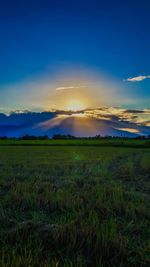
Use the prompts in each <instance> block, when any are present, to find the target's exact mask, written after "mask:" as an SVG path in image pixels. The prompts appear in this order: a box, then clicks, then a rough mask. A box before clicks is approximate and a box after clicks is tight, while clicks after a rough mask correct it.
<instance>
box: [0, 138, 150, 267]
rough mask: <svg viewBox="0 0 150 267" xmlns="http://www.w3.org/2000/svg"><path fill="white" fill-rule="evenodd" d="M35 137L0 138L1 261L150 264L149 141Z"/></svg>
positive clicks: (56, 266)
mask: <svg viewBox="0 0 150 267" xmlns="http://www.w3.org/2000/svg"><path fill="white" fill-rule="evenodd" d="M92 141H93V140H92ZM92 141H90V142H92ZM94 141H95V140H94ZM94 141H93V142H94ZM11 142H13V145H11V144H12V143H11ZM15 142H18V143H19V142H20V143H19V144H20V145H19V146H17V145H16V143H15ZM21 142H24V143H21ZM36 142H37V141H12V140H11V141H10V140H7V141H1V143H0V186H1V189H0V197H1V204H0V227H1V251H0V252H1V257H0V266H1V267H31V266H34V267H63V266H64V267H83V266H88V267H126V266H127V267H128V266H135V267H138V266H139V267H145V266H146V267H147V266H150V148H148V147H147V148H144V146H145V145H143V143H142V145H141V143H138V145H137V143H134V142H135V141H133V143H131V142H132V140H129V141H128V142H130V145H128V144H126V145H125V144H123V147H121V144H118V143H117V140H115V142H116V143H115V144H116V145H112V144H109V143H107V144H105V145H107V146H106V147H105V146H104V143H103V144H102V146H101V145H98V146H96V144H97V143H96V142H97V141H95V143H93V146H92V144H91V143H88V144H90V145H87V144H86V145H87V146H84V145H85V144H83V143H82V144H80V142H83V141H82V140H79V141H77V140H73V141H72V142H76V143H73V145H68V143H67V144H66V143H65V142H68V140H67V141H63V140H62V141H55V142H56V146H53V145H49V146H48V145H46V144H47V143H46V142H48V144H50V143H51V142H52V141H39V142H38V143H36ZM42 142H45V143H42ZM70 142H71V141H70ZM84 142H85V141H84ZM118 142H120V141H118ZM136 142H142V141H136ZM143 142H148V141H143ZM25 144H27V146H25ZM36 144H37V145H36ZM53 144H54V143H53ZM62 144H63V145H62ZM135 144H136V145H135ZM109 145H110V146H109ZM115 146H118V147H115ZM132 146H133V147H132ZM134 146H135V147H134ZM142 147H143V148H142Z"/></svg>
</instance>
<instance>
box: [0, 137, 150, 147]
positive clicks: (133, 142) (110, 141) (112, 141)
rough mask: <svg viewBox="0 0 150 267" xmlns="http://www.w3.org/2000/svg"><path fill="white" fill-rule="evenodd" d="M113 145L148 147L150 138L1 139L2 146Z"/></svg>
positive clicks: (0, 144)
mask: <svg viewBox="0 0 150 267" xmlns="http://www.w3.org/2000/svg"><path fill="white" fill-rule="evenodd" d="M6 145H8V146H105V147H106V146H109V147H110V146H111V147H141V148H142V147H144V148H146V147H148V148H150V139H143V140H142V139H141V140H140V139H129V138H128V139H126V138H119V139H117V138H101V139H72V140H69V139H68V140H54V139H49V140H13V139H6V140H2V139H0V146H6Z"/></svg>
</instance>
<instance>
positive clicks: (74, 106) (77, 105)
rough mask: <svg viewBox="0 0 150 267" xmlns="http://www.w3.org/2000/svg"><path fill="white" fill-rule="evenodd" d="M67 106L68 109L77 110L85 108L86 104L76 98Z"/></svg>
mask: <svg viewBox="0 0 150 267" xmlns="http://www.w3.org/2000/svg"><path fill="white" fill-rule="evenodd" d="M66 108H67V110H70V111H74V112H76V111H80V110H83V109H85V108H86V105H85V104H84V103H83V102H82V101H80V100H75V99H74V100H71V101H70V102H69V103H68V104H67V106H66Z"/></svg>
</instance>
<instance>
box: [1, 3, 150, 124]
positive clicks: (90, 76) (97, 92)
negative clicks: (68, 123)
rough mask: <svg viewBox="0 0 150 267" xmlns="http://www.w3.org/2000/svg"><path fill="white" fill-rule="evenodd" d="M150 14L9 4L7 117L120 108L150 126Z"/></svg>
mask: <svg viewBox="0 0 150 267" xmlns="http://www.w3.org/2000/svg"><path fill="white" fill-rule="evenodd" d="M149 14H150V1H148V0H143V1H139V0H136V1H135V0H126V1H116V0H114V1H110V0H109V1H108V0H107V1H100V0H99V1H98V0H97V1H96V0H92V1H88V0H86V1H84V0H55V1H51V0H49V1H46V0H30V1H29V0H22V1H20V0H13V1H11V0H5V1H1V6H0V38H1V41H0V63H1V64H0V112H1V113H7V114H8V113H10V112H12V111H15V110H17V111H18V110H21V111H23V110H28V111H34V112H42V111H45V110H46V111H48V110H49V111H51V110H64V111H68V110H72V111H75V112H76V111H80V110H87V109H88V110H89V109H93V110H96V109H98V108H101V107H107V108H112V107H113V108H117V109H118V108H119V109H122V110H124V109H125V110H137V109H138V110H142V112H143V110H144V112H145V110H146V112H147V110H148V114H147V115H148V118H147V119H146V121H149V120H150V115H149V108H150V51H149V47H150V34H149V29H150V18H149ZM116 112H118V111H114V113H116ZM140 114H141V113H139V117H140V119H141V115H140ZM147 115H146V116H147ZM142 119H143V118H142Z"/></svg>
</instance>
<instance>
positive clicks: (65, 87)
mask: <svg viewBox="0 0 150 267" xmlns="http://www.w3.org/2000/svg"><path fill="white" fill-rule="evenodd" d="M83 87H85V86H62V87H56V91H62V90H70V89H79V88H83Z"/></svg>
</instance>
